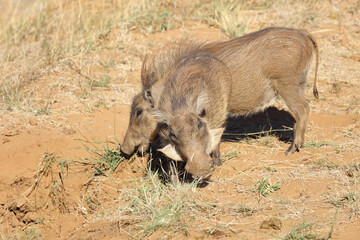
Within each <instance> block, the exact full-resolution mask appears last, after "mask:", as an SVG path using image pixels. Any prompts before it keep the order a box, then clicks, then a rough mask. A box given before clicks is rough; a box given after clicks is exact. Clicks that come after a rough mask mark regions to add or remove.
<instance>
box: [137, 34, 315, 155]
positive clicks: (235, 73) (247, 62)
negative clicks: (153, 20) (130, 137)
mask: <svg viewBox="0 0 360 240" xmlns="http://www.w3.org/2000/svg"><path fill="white" fill-rule="evenodd" d="M314 50H315V53H316V69H315V80H314V85H313V93H314V95H315V97H318V92H317V88H316V75H317V68H318V48H317V44H316V41H315V40H314V38H313V37H312V36H311V35H310V34H309V33H308V32H306V31H303V30H295V29H286V28H268V29H264V30H261V31H258V32H254V33H251V34H248V35H245V36H243V37H240V38H236V39H233V40H230V41H226V42H220V43H210V44H206V45H204V46H199V47H198V48H194V49H193V50H192V54H211V55H212V56H215V57H216V58H218V59H219V60H221V61H222V62H224V63H225V64H226V65H227V67H228V68H229V70H230V72H231V75H232V84H231V85H232V88H231V95H230V97H229V104H228V108H227V112H228V114H232V115H250V114H253V113H256V112H258V111H261V110H263V109H264V108H266V107H267V106H269V105H270V104H271V102H272V100H274V99H275V96H276V94H279V95H280V96H281V97H282V98H283V99H284V101H285V103H286V104H287V105H288V107H289V108H290V111H291V112H292V113H293V114H294V116H295V120H296V123H295V126H294V130H295V131H294V140H293V142H292V144H291V146H290V147H289V149H288V150H287V152H286V153H287V155H288V154H291V153H293V152H295V151H298V150H299V149H300V146H301V145H302V144H303V142H304V132H305V125H306V121H307V116H308V113H309V107H308V104H307V102H306V100H305V98H304V88H305V83H306V76H307V72H308V68H309V66H310V62H311V58H312V55H313V51H314ZM190 55H191V53H187V55H186V56H190ZM180 60H181V59H180ZM154 67H155V68H156V66H154ZM164 77H166V74H165V75H164ZM144 79H146V77H145V78H143V80H144ZM153 79H155V78H153ZM160 80H161V79H160ZM155 82H156V81H155ZM164 82H165V81H164V80H161V81H160V84H157V85H158V86H157V87H156V89H162V88H163V84H164ZM154 86H155V85H153V89H154ZM148 90H149V89H144V92H145V93H146V94H144V96H145V100H144V101H148V103H149V102H151V99H152V98H151V94H152V91H153V90H151V91H150V94H149V91H148ZM160 91H161V90H160ZM157 92H159V90H158V91H157ZM163 93H164V94H167V91H165V90H164V91H163ZM156 94H157V93H156ZM156 94H155V95H156ZM147 96H150V98H147ZM148 99H150V101H149V100H148ZM155 105H156V104H155ZM148 109H150V108H148ZM143 112H145V114H149V111H143ZM148 119H151V117H150V118H148ZM152 126H154V124H153V125H152ZM150 132H151V133H152V134H153V131H150ZM150 135H151V134H150ZM150 135H149V136H148V137H150Z"/></svg>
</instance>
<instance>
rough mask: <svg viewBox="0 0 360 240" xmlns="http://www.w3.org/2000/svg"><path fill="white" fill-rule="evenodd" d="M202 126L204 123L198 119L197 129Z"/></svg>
mask: <svg viewBox="0 0 360 240" xmlns="http://www.w3.org/2000/svg"><path fill="white" fill-rule="evenodd" d="M202 126H204V123H203V122H202V121H201V120H199V122H198V129H200V128H202Z"/></svg>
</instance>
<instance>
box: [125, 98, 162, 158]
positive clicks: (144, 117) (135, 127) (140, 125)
mask: <svg viewBox="0 0 360 240" xmlns="http://www.w3.org/2000/svg"><path fill="white" fill-rule="evenodd" d="M149 108H151V103H150V102H148V101H147V100H145V99H144V97H143V95H142V94H138V95H136V96H135V97H134V99H133V102H132V106H131V113H130V121H129V126H128V129H127V131H126V135H125V138H124V142H123V144H122V146H121V151H122V152H123V153H124V154H126V155H131V154H132V153H133V152H134V151H135V150H136V149H137V150H138V151H139V152H141V153H142V152H145V151H147V149H148V148H149V142H150V141H151V140H152V138H153V134H154V133H155V129H156V124H157V123H156V121H155V120H154V119H153V117H152V116H151V114H150V113H149V111H148V110H149Z"/></svg>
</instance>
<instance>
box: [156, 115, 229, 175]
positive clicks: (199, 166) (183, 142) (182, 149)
mask: <svg viewBox="0 0 360 240" xmlns="http://www.w3.org/2000/svg"><path fill="white" fill-rule="evenodd" d="M205 115H206V113H205V110H202V112H201V113H200V114H196V113H194V112H190V111H182V110H178V111H176V112H175V113H174V114H172V115H170V116H169V117H165V115H164V114H163V113H162V112H160V111H159V110H154V111H153V116H154V119H155V120H157V121H158V122H159V125H158V126H159V128H160V134H159V135H160V137H164V138H165V139H166V142H168V143H169V144H168V145H166V146H165V147H163V148H162V149H159V151H160V152H162V153H164V154H165V155H166V156H167V157H169V158H171V159H173V160H176V161H185V162H186V166H185V170H186V171H187V172H188V173H190V174H191V175H192V177H193V178H194V179H198V180H207V179H208V178H210V176H211V175H212V172H213V171H212V166H213V161H212V158H211V156H210V153H211V152H212V151H214V150H215V148H216V147H217V145H218V144H219V142H220V138H221V135H222V132H223V130H224V129H223V128H219V129H208V126H207V124H206V120H205V119H204V117H205Z"/></svg>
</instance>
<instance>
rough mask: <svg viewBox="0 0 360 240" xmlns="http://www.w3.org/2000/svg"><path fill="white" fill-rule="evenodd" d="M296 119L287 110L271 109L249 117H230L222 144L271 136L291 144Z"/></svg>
mask: <svg viewBox="0 0 360 240" xmlns="http://www.w3.org/2000/svg"><path fill="white" fill-rule="evenodd" d="M294 123H295V119H294V117H293V116H292V115H291V114H290V113H289V112H287V111H285V110H279V109H277V108H276V107H270V108H268V109H266V110H265V111H264V112H261V113H257V114H254V115H252V116H249V117H242V116H239V117H229V118H228V120H227V123H226V129H225V132H224V134H223V136H222V138H221V141H222V142H237V141H240V140H242V139H244V138H248V137H251V138H256V137H259V136H264V135H270V136H275V137H277V138H278V139H279V140H280V141H283V142H289V141H290V140H291V139H292V137H293V130H292V128H293V126H294Z"/></svg>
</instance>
